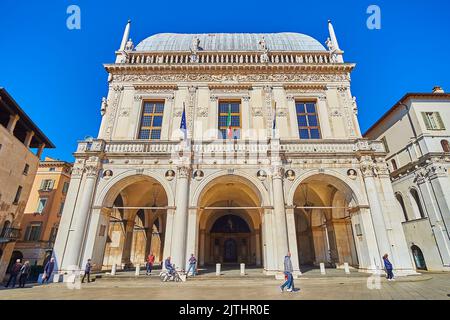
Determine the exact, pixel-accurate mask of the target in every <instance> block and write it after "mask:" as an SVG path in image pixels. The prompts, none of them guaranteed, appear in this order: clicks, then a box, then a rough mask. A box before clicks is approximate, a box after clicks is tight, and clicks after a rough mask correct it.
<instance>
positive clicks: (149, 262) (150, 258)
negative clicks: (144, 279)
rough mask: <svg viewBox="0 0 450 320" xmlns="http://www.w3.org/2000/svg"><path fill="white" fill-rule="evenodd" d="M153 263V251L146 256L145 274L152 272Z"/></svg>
mask: <svg viewBox="0 0 450 320" xmlns="http://www.w3.org/2000/svg"><path fill="white" fill-rule="evenodd" d="M154 263H155V255H154V254H153V252H151V253H150V254H149V255H148V257H147V270H146V273H145V274H146V275H147V276H148V275H150V274H151V273H152V270H153V264H154Z"/></svg>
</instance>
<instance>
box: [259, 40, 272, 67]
mask: <svg viewBox="0 0 450 320" xmlns="http://www.w3.org/2000/svg"><path fill="white" fill-rule="evenodd" d="M258 44H259V49H260V50H261V51H263V53H262V54H261V56H260V59H261V62H262V63H267V62H269V49H268V48H267V44H266V39H265V38H264V36H262V37H261V40H260V41H259V42H258Z"/></svg>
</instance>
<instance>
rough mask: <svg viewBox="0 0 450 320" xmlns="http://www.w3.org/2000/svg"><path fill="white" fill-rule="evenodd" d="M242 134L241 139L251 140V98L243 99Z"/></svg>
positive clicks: (245, 97)
mask: <svg viewBox="0 0 450 320" xmlns="http://www.w3.org/2000/svg"><path fill="white" fill-rule="evenodd" d="M241 114H242V132H241V139H249V138H251V134H250V130H251V129H252V127H251V125H250V120H251V119H250V97H249V96H244V97H242V111H241Z"/></svg>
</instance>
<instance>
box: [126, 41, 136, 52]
mask: <svg viewBox="0 0 450 320" xmlns="http://www.w3.org/2000/svg"><path fill="white" fill-rule="evenodd" d="M133 49H134V43H133V40H131V38H130V39H128V41H127V43H126V44H125V51H132V50H133Z"/></svg>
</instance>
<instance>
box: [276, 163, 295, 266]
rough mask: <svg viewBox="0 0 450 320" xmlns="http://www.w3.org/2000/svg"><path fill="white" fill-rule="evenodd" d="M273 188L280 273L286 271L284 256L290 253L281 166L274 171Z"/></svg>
mask: <svg viewBox="0 0 450 320" xmlns="http://www.w3.org/2000/svg"><path fill="white" fill-rule="evenodd" d="M272 186H273V207H274V217H275V230H276V244H277V265H278V271H282V270H284V264H283V261H284V256H285V255H286V254H287V252H288V251H289V244H288V233H287V225H286V213H285V209H284V192H283V168H282V167H281V166H277V167H275V168H274V170H273V176H272ZM297 260H298V259H297Z"/></svg>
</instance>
